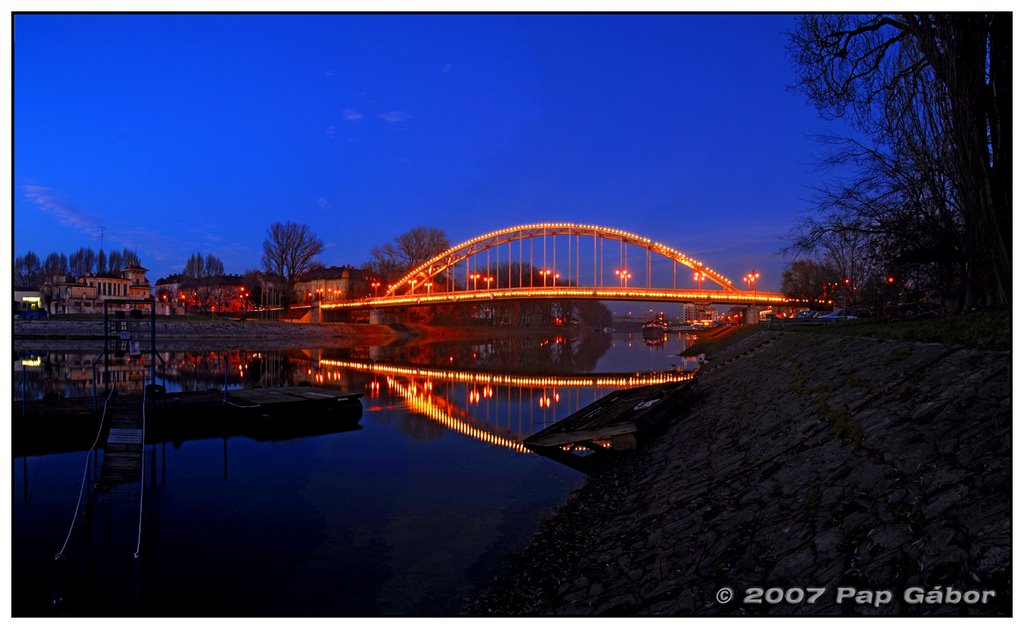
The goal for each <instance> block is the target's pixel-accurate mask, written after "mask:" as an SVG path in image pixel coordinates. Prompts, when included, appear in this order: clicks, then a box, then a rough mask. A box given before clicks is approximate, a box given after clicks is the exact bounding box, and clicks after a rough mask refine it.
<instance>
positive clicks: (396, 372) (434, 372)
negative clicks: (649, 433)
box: [320, 359, 694, 387]
mask: <svg viewBox="0 0 1024 629" xmlns="http://www.w3.org/2000/svg"><path fill="white" fill-rule="evenodd" d="M320 365H321V366H327V367H339V368H342V369H351V370H354V371H362V372H368V373H373V374H379V375H385V376H407V377H419V378H430V379H433V380H442V381H447V382H466V383H470V384H485V385H491V386H494V385H511V386H522V387H639V386H644V385H648V384H665V383H668V382H684V381H686V380H690V379H692V378H693V375H694V374H693V372H686V371H657V372H651V373H640V372H636V373H632V374H604V375H602V374H594V375H589V376H587V375H572V376H516V375H511V374H495V373H486V372H477V371H460V370H455V369H436V368H431V367H401V366H398V365H386V364H382V363H371V362H360V361H350V360H332V359H321V360H320Z"/></svg>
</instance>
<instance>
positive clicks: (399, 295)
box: [320, 223, 790, 311]
mask: <svg viewBox="0 0 1024 629" xmlns="http://www.w3.org/2000/svg"><path fill="white" fill-rule="evenodd" d="M606 250H607V251H606ZM492 257H493V264H492ZM656 262H657V263H656ZM680 267H682V269H684V270H685V273H683V274H680V273H679V271H680ZM691 271H692V276H691V275H690V272H691ZM744 279H745V280H746V281H747V290H745V291H744V290H741V289H739V288H737V287H736V286H735V285H734V284H733V283H732V282H731V281H730V280H729V279H728V278H727V277H725V276H724V275H723V274H721V273H719V272H718V271H716V270H714V269H712V268H711V267H709V266H707V265H706V264H704V263H703V262H701V261H699V260H696V259H694V258H692V257H690V256H688V255H686V254H684V253H682V252H680V251H678V250H676V249H674V248H672V247H669V246H667V245H664V244H661V243H658V242H655V241H653V240H651V239H650V238H645V237H643V236H639V235H637V234H633V233H630V232H626V231H623V230H620V229H612V228H608V227H601V226H598V225H579V224H575V223H538V224H533V225H519V226H515V227H508V228H505V229H500V230H497V231H493V232H490V233H488V234H483V235H481V236H477V237H476V238H472V239H470V240H467V241H466V242H463V243H461V244H458V245H456V246H454V247H452V248H450V249H448V250H447V251H444V252H442V253H441V254H439V255H437V256H435V257H433V258H431V259H430V260H427V261H426V262H424V263H423V264H421V265H420V266H418V267H416V268H414V269H413V270H412V271H410V272H409V273H407V274H406V275H405V276H404V277H402V278H401V279H399V280H397V281H396V282H395V283H394V284H391V285H390V286H387V287H386V288H385V289H384V290H378V289H376V288H375V292H374V293H373V294H371V295H367V296H366V297H365V298H362V299H349V300H340V301H323V302H321V303H320V308H321V309H322V310H338V311H345V310H366V309H371V310H376V309H386V308H403V307H409V306H426V305H446V304H456V303H479V302H488V301H503V300H522V299H544V300H552V299H573V300H600V301H669V302H679V303H682V302H693V303H718V304H740V305H748V306H758V307H765V306H785V305H787V304H789V303H790V300H789V299H788V298H786V297H785V296H784V295H783V294H781V293H776V292H768V291H758V290H757V285H756V279H755V278H752V277H748V278H744ZM706 281H707V282H712V283H713V284H716V285H717V286H719V287H720V288H718V289H714V290H708V289H705V288H703V283H704V282H706ZM691 282H692V284H691Z"/></svg>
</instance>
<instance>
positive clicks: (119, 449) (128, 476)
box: [98, 396, 143, 488]
mask: <svg viewBox="0 0 1024 629" xmlns="http://www.w3.org/2000/svg"><path fill="white" fill-rule="evenodd" d="M110 406H111V408H110V409H108V413H110V417H109V419H108V421H109V425H110V428H109V430H108V431H107V438H106V441H105V442H104V445H103V467H102V468H101V469H100V478H99V483H98V486H99V487H100V488H103V487H111V486H113V485H118V484H121V483H134V482H139V481H141V480H142V449H143V448H142V400H133V399H130V398H126V397H122V396H114V397H113V399H111V400H110Z"/></svg>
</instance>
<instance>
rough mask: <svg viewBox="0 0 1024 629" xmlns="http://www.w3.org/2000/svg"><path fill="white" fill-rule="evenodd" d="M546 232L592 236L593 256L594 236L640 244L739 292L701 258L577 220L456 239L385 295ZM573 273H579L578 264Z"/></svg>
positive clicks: (560, 234) (523, 226) (410, 272)
mask: <svg viewBox="0 0 1024 629" xmlns="http://www.w3.org/2000/svg"><path fill="white" fill-rule="evenodd" d="M548 236H555V237H557V236H570V237H571V236H577V237H588V238H590V237H592V238H593V239H594V243H595V244H594V252H595V253H594V255H595V257H596V256H597V253H596V251H597V244H596V243H597V240H598V239H601V240H602V241H605V240H610V241H615V242H619V243H624V244H626V245H633V246H636V247H641V248H643V249H646V250H647V251H649V252H651V253H654V254H658V255H660V256H662V257H665V258H668V259H669V260H672V261H673V262H675V263H678V264H681V265H683V266H684V267H687V268H690V269H693V270H694V271H696V272H700V273H702V274H703V278H702V279H706V280H710V281H712V282H714V283H715V284H718V285H719V286H721V287H722V290H723V291H724V292H727V293H738V292H740V289H738V288H736V287H735V286H734V285H733V283H732V282H731V281H730V280H729V278H727V277H725V276H724V275H722V274H721V273H719V272H717V271H715V270H714V269H712V268H711V267H709V266H707V265H705V264H704V263H703V262H701V261H699V260H696V259H694V258H691V257H690V256H688V255H686V254H684V253H682V252H681V251H678V250H676V249H674V248H672V247H669V246H668V245H664V244H661V243H659V242H655V241H653V240H651V239H650V238H645V237H644V236H640V235H637V234H634V233H631V232H627V231H624V230H621V229H614V228H611V227H602V226H600V225H582V224H577V223H533V224H529V225H517V226H513V227H506V228H504V229H499V230H496V231H492V232H489V233H486V234H482V235H480V236H477V237H475V238H471V239H469V240H467V241H465V242H462V243H459V244H458V245H455V246H454V247H451V248H450V249H448V250H447V251H444V252H442V253H440V254H438V255H436V256H434V257H433V258H431V259H430V260H427V261H426V262H424V263H423V264H421V265H419V266H417V267H416V268H414V269H413V270H411V271H409V272H408V273H407V274H406V275H405V276H404V277H402V278H401V279H400V280H398V281H397V282H395V283H394V284H392V285H390V286H389V287H388V289H387V292H386V293H385V296H394V295H397V294H399V293H401V292H406V291H408V292H414V291H415V289H416V286H417V285H420V286H422V285H423V284H424V283H425V282H429V281H431V280H433V278H434V277H436V276H437V275H439V274H441V273H444V272H445V271H447V270H448V269H452V268H455V267H457V266H458V265H459V264H460V263H462V262H463V261H466V260H468V259H469V258H471V257H473V256H476V255H477V254H480V253H482V252H485V251H487V250H489V249H494V248H498V247H500V246H501V245H504V244H507V243H511V242H514V241H518V240H526V239H531V238H547V237H548ZM570 243H571V239H570ZM577 255H578V254H577ZM602 264H603V262H602ZM578 266H579V263H577V267H578ZM595 267H596V262H595ZM577 273H579V269H578V268H577ZM596 273H597V269H596V268H595V274H596Z"/></svg>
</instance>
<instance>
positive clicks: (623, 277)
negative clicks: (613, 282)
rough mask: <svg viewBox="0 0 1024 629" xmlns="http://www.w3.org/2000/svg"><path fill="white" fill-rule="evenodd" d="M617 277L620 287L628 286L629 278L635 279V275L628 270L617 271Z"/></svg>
mask: <svg viewBox="0 0 1024 629" xmlns="http://www.w3.org/2000/svg"><path fill="white" fill-rule="evenodd" d="M615 275H616V276H618V278H619V286H628V285H629V278H631V277H633V274H632V273H630V272H629V271H628V270H626V269H615Z"/></svg>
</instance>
